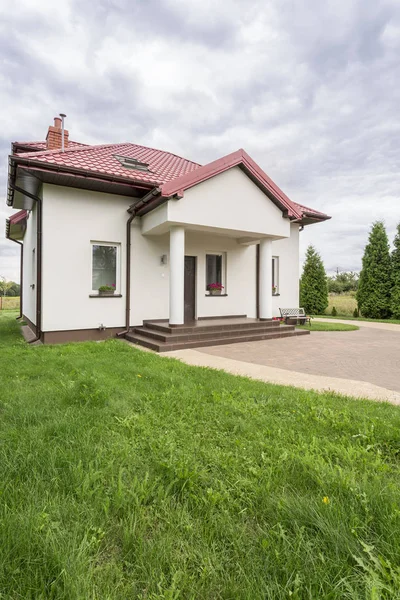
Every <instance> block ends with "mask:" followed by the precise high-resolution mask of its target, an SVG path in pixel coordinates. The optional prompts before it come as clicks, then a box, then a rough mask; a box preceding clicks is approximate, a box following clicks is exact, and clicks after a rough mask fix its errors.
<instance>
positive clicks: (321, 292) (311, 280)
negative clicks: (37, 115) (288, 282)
mask: <svg viewBox="0 0 400 600" xmlns="http://www.w3.org/2000/svg"><path fill="white" fill-rule="evenodd" d="M300 305H301V307H303V308H304V309H305V310H306V312H307V313H311V314H314V315H322V314H323V313H324V311H325V309H326V308H327V306H328V283H327V277H326V273H325V268H324V264H323V262H322V259H321V256H320V255H319V253H318V252H317V251H316V249H315V248H314V246H311V245H310V246H308V248H307V252H306V260H305V263H304V268H303V274H302V276H301V281H300Z"/></svg>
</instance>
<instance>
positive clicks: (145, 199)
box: [117, 187, 160, 337]
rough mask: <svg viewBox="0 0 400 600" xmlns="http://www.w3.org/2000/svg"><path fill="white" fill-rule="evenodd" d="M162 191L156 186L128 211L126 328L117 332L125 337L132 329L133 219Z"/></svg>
mask: <svg viewBox="0 0 400 600" xmlns="http://www.w3.org/2000/svg"><path fill="white" fill-rule="evenodd" d="M159 193H160V189H159V188H158V187H155V188H154V189H152V190H151V191H150V192H149V193H148V194H146V195H145V196H144V197H143V198H141V199H140V200H139V201H138V202H136V204H132V206H130V207H129V208H128V212H129V213H130V215H129V219H128V220H127V222H126V291H125V297H126V301H125V329H124V330H123V331H120V332H119V333H117V337H123V336H124V335H125V334H127V333H129V329H130V326H131V324H130V314H131V238H132V231H131V225H132V221H133V219H134V218H135V217H136V215H137V213H138V211H139V209H140V208H143V206H144V205H145V204H147V203H148V202H150V200H152V199H153V198H154V197H155V196H158V195H159Z"/></svg>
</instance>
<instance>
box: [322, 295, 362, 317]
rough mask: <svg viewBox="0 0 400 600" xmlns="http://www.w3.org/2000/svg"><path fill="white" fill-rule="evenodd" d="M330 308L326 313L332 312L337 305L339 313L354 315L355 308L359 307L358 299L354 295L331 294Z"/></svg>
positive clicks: (329, 298) (329, 299)
mask: <svg viewBox="0 0 400 600" xmlns="http://www.w3.org/2000/svg"><path fill="white" fill-rule="evenodd" d="M328 302H329V304H328V308H327V309H326V311H325V312H326V314H327V315H330V314H332V308H333V307H335V308H336V310H337V313H338V315H343V316H348V317H352V316H353V314H354V309H355V308H357V300H356V298H355V296H354V295H350V294H348V295H346V294H343V295H342V294H340V295H335V296H333V295H331V294H329V297H328Z"/></svg>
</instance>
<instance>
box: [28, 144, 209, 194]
mask: <svg viewBox="0 0 400 600" xmlns="http://www.w3.org/2000/svg"><path fill="white" fill-rule="evenodd" d="M118 156H119V157H124V158H133V159H135V160H137V161H139V162H142V163H146V164H148V165H149V167H148V171H141V170H138V169H134V168H129V167H126V166H123V165H122V164H121V161H120V160H118V158H117V157H118ZM22 158H23V160H28V159H29V160H30V161H32V162H40V163H42V164H47V165H49V166H50V165H52V166H59V167H65V170H68V168H74V169H79V170H82V171H86V172H90V173H92V174H93V175H95V174H101V175H109V176H110V177H113V176H114V177H120V178H123V179H126V180H127V181H129V180H131V181H139V182H143V183H147V184H149V185H153V186H154V185H158V184H161V183H164V182H166V181H171V180H172V179H176V178H177V177H180V176H181V175H184V174H185V173H188V172H190V171H193V170H194V169H198V168H199V166H200V165H198V164H197V163H195V162H193V161H191V160H186V159H185V158H182V157H181V156H176V154H171V153H170V152H164V151H162V150H155V149H154V148H146V147H145V146H139V145H137V144H131V143H125V144H104V145H101V146H86V147H82V148H67V149H66V150H65V151H64V152H61V150H46V151H44V152H25V153H24V154H23V155H22Z"/></svg>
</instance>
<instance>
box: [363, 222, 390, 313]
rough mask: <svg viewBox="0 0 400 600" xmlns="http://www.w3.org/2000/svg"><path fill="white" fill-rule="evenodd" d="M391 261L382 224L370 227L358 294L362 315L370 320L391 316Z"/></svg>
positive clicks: (377, 223)
mask: <svg viewBox="0 0 400 600" xmlns="http://www.w3.org/2000/svg"><path fill="white" fill-rule="evenodd" d="M390 291H391V261H390V253H389V241H388V237H387V233H386V229H385V226H384V224H383V222H381V221H378V222H376V223H374V224H373V226H372V229H371V233H370V235H369V240H368V244H367V245H366V247H365V251H364V256H363V259H362V271H361V273H360V282H359V286H358V291H357V303H358V307H359V309H360V312H361V314H362V315H363V316H364V317H369V318H372V319H386V318H388V317H389V316H390Z"/></svg>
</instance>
